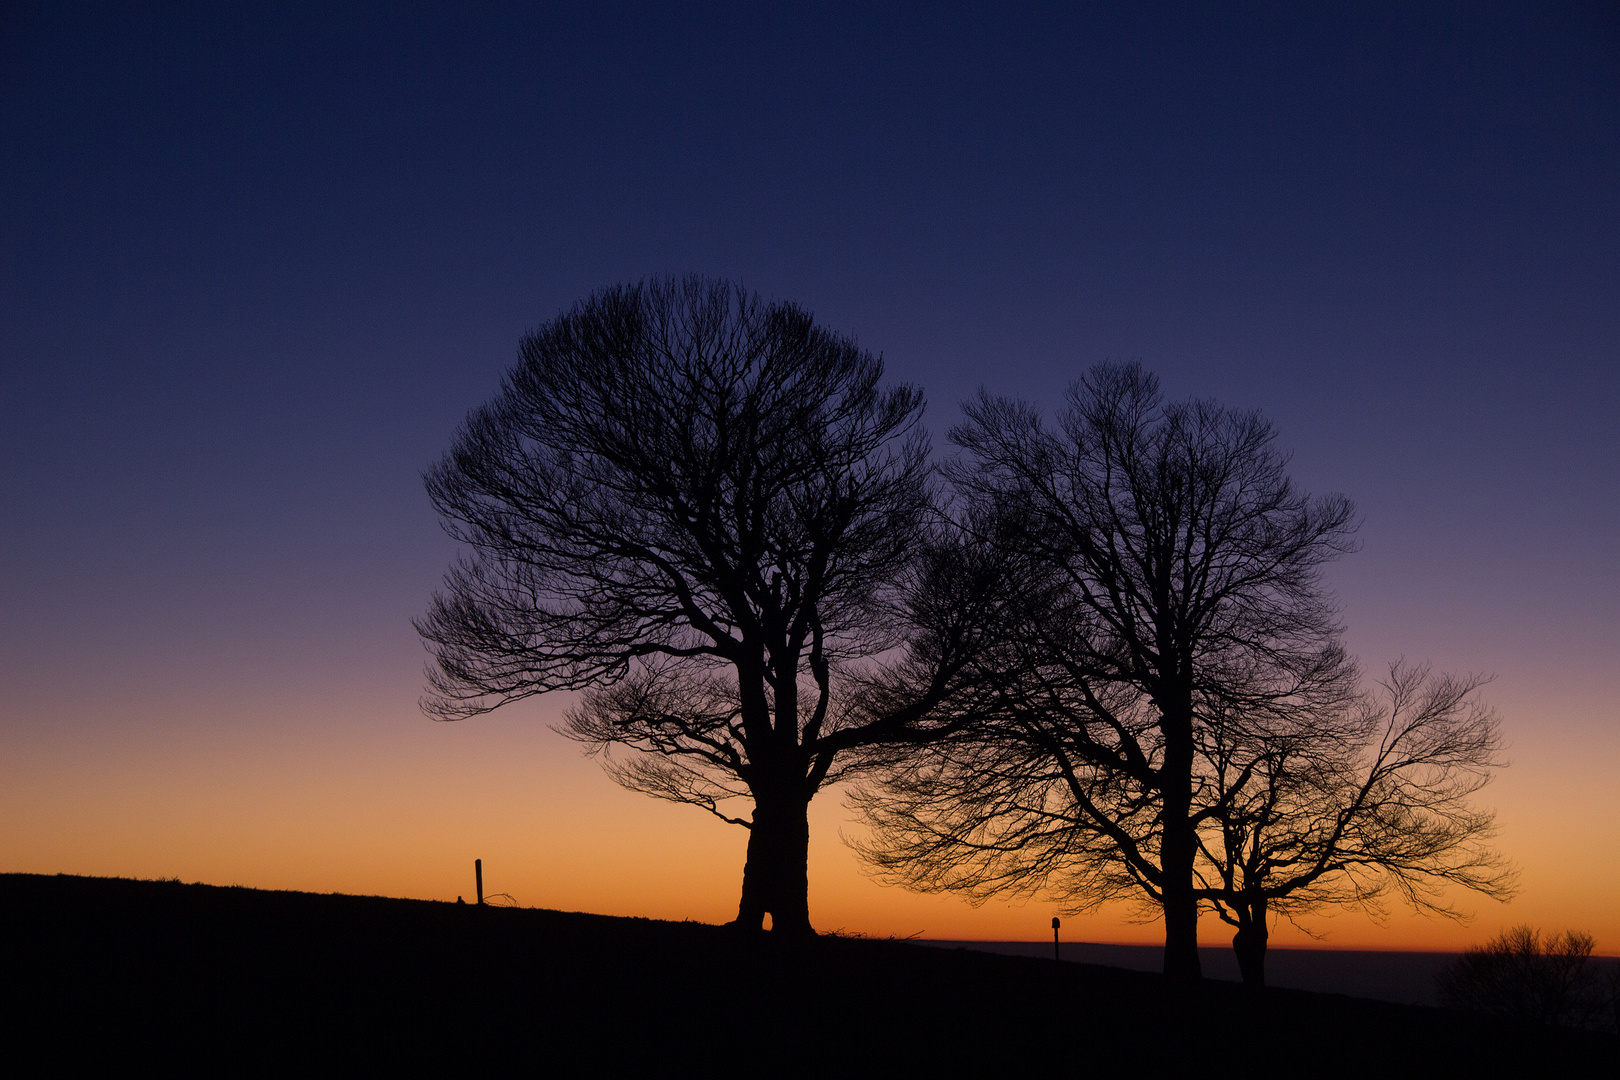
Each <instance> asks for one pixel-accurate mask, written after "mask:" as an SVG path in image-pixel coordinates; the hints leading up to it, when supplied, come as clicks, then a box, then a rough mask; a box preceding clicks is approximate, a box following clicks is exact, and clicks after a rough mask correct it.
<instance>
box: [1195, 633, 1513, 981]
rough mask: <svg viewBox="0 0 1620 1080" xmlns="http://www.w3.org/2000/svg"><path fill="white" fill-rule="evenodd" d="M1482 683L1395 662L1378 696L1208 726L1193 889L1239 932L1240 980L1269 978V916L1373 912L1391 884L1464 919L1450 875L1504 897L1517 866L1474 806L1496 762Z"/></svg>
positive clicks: (1419, 906)
mask: <svg viewBox="0 0 1620 1080" xmlns="http://www.w3.org/2000/svg"><path fill="white" fill-rule="evenodd" d="M1481 681H1482V680H1480V679H1477V678H1458V677H1455V676H1438V677H1435V676H1431V675H1430V673H1429V672H1428V670H1427V669H1426V668H1422V667H1414V666H1411V665H1407V664H1403V663H1398V664H1394V665H1392V666H1391V668H1390V672H1389V677H1388V679H1387V680H1386V681H1385V682H1384V683H1383V684H1382V687H1381V690H1382V694H1381V695H1378V696H1374V695H1367V696H1364V697H1361V696H1358V697H1357V698H1356V699H1354V700H1353V701H1351V702H1348V703H1346V704H1345V706H1344V707H1341V708H1335V709H1332V710H1329V711H1328V712H1327V713H1326V715H1323V713H1322V712H1321V711H1320V710H1314V709H1312V710H1302V711H1301V713H1300V714H1299V715H1297V716H1288V715H1286V714H1285V715H1282V716H1276V717H1271V718H1268V722H1266V723H1264V724H1262V725H1259V726H1258V727H1251V726H1249V725H1245V724H1242V723H1234V724H1230V725H1224V726H1212V731H1211V735H1212V737H1211V738H1210V739H1209V740H1208V742H1207V743H1206V746H1205V749H1204V753H1205V754H1206V756H1207V757H1208V758H1209V763H1208V765H1207V766H1206V768H1205V770H1203V771H1204V772H1205V774H1206V775H1207V776H1209V777H1210V783H1211V786H1212V790H1213V792H1214V794H1213V797H1212V798H1211V800H1210V802H1211V806H1212V807H1213V809H1214V811H1215V812H1214V813H1213V814H1212V815H1211V816H1210V819H1209V821H1208V823H1207V824H1206V825H1205V826H1204V827H1202V828H1201V829H1200V857H1201V865H1200V875H1199V876H1200V878H1201V879H1202V880H1203V881H1204V882H1206V887H1205V888H1203V889H1201V890H1200V895H1201V896H1202V897H1204V898H1205V899H1206V901H1207V902H1208V903H1210V904H1211V905H1212V906H1213V907H1214V909H1215V911H1216V913H1217V914H1219V916H1220V917H1221V919H1222V920H1224V921H1225V922H1227V923H1228V924H1230V925H1231V926H1233V927H1234V928H1235V929H1236V933H1235V935H1234V936H1233V939H1232V948H1233V950H1234V952H1235V953H1236V954H1237V960H1238V966H1239V969H1240V970H1241V972H1242V975H1243V981H1244V982H1245V983H1249V984H1251V985H1262V984H1264V982H1265V955H1266V943H1267V938H1268V936H1269V927H1268V916H1277V915H1281V916H1284V917H1287V918H1290V919H1294V918H1296V917H1298V916H1300V915H1304V914H1307V913H1309V912H1312V911H1315V910H1318V909H1320V908H1323V907H1328V906H1332V905H1354V906H1359V907H1362V908H1365V909H1368V910H1371V911H1373V912H1375V913H1381V912H1382V910H1383V906H1382V901H1383V898H1384V897H1385V896H1386V895H1387V894H1389V893H1394V894H1396V895H1397V896H1399V897H1400V898H1401V899H1402V900H1403V901H1405V902H1406V903H1407V904H1408V905H1410V906H1411V907H1412V908H1414V909H1416V910H1418V911H1421V912H1424V913H1427V914H1435V915H1442V916H1446V917H1450V918H1461V917H1462V913H1461V912H1460V911H1458V910H1456V909H1455V908H1452V907H1450V906H1449V905H1448V904H1447V903H1446V902H1445V899H1444V896H1443V890H1444V889H1445V887H1446V886H1447V885H1460V886H1462V887H1464V888H1467V889H1472V890H1474V891H1476V892H1480V893H1484V894H1485V895H1488V896H1492V897H1495V898H1497V899H1506V898H1507V897H1508V896H1509V895H1511V892H1512V888H1513V880H1514V873H1513V871H1512V870H1511V869H1510V868H1509V867H1508V866H1507V864H1506V863H1505V862H1504V860H1503V859H1502V857H1501V856H1500V855H1498V854H1497V853H1496V852H1495V851H1493V850H1492V849H1491V848H1489V847H1488V846H1487V845H1486V841H1487V840H1488V839H1489V837H1490V836H1491V834H1492V832H1493V822H1494V815H1493V814H1492V813H1491V812H1490V811H1488V810H1481V809H1478V808H1476V807H1475V806H1473V805H1472V803H1471V796H1472V795H1474V794H1475V793H1476V792H1477V791H1478V790H1479V789H1480V788H1482V787H1483V786H1484V785H1485V784H1486V783H1488V782H1489V780H1490V777H1491V771H1492V769H1493V768H1494V767H1495V766H1496V765H1497V764H1498V762H1497V760H1496V751H1497V748H1498V745H1499V737H1498V734H1497V719H1496V715H1495V713H1494V712H1493V711H1492V710H1491V709H1489V708H1488V707H1486V706H1484V705H1482V704H1481V703H1480V702H1478V701H1477V700H1476V699H1475V691H1476V689H1477V688H1478V687H1479V685H1480V683H1481ZM1206 867H1207V868H1206Z"/></svg>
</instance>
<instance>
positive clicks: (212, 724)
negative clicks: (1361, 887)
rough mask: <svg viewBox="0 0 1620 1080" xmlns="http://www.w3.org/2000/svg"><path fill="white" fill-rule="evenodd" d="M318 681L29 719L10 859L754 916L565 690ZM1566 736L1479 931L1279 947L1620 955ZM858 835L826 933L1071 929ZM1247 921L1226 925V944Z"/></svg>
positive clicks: (1125, 923) (718, 844) (1346, 915)
mask: <svg viewBox="0 0 1620 1080" xmlns="http://www.w3.org/2000/svg"><path fill="white" fill-rule="evenodd" d="M309 694H310V699H306V700H300V699H299V698H298V696H296V695H287V696H284V697H281V698H279V699H273V700H268V701H260V702H259V703H257V704H251V705H249V704H243V703H242V702H240V701H230V700H227V699H224V698H221V699H220V700H218V701H217V702H216V709H217V711H211V712H210V713H209V715H206V716H202V715H199V716H197V717H194V718H193V722H190V723H187V722H184V721H183V720H181V719H177V718H176V717H175V716H173V715H172V714H171V715H158V714H155V713H154V714H152V715H146V716H130V715H128V714H124V715H123V716H121V718H120V720H121V722H120V724H119V725H118V726H117V728H116V729H114V728H113V727H111V726H110V725H109V726H108V727H107V728H106V731H105V738H95V737H92V736H91V735H89V734H86V733H83V732H81V733H80V734H79V735H78V736H76V737H75V738H74V739H72V740H67V741H64V740H51V739H46V738H38V739H35V740H32V741H30V740H27V739H21V738H18V737H17V732H16V730H15V729H12V730H11V732H10V733H9V734H8V736H7V743H8V745H7V747H6V753H5V764H4V780H5V784H4V794H3V795H0V810H3V817H4V820H5V822H6V826H5V830H4V831H5V842H4V849H3V865H0V869H4V870H6V871H20V872H30V873H72V874H87V875H107V876H123V877H142V878H158V877H179V878H181V879H182V880H185V881H203V882H208V883H211V884H221V885H228V884H240V885H246V886H252V887H257V888H268V889H297V890H306V891H313V892H345V893H363V894H376V895H388V896H403V897H417V898H424V899H438V900H453V899H455V897H456V896H457V895H458V894H459V895H463V896H468V897H470V896H471V894H472V892H473V879H472V862H473V859H474V858H481V859H483V861H484V880H485V888H486V891H488V892H489V893H507V894H510V895H511V896H512V897H513V898H514V899H515V900H516V901H517V902H518V903H520V904H522V905H524V906H532V907H546V908H556V909H563V910H576V911H591V912H598V913H602V914H611V915H639V916H647V917H651V918H659V919H677V920H678V919H695V920H698V921H702V922H711V923H714V922H723V921H725V920H726V919H728V918H730V917H731V916H732V915H733V914H734V913H735V905H736V902H737V893H738V888H739V885H740V881H741V872H742V864H743V856H744V850H745V845H746V834H745V833H744V831H743V830H742V829H740V828H737V827H735V826H730V825H726V824H724V823H722V822H720V821H718V820H715V819H713V818H710V817H708V816H707V815H705V814H703V813H702V812H701V811H698V810H695V809H692V808H689V807H681V806H675V805H670V804H665V803H660V802H657V801H654V800H651V799H648V798H646V797H644V796H640V795H636V794H633V793H630V792H627V791H624V790H622V789H620V788H618V787H617V786H615V785H614V784H613V783H612V782H610V781H609V780H608V779H607V778H606V777H605V776H604V775H602V773H601V771H600V770H599V769H598V767H597V766H596V764H595V763H594V762H592V761H590V760H588V759H586V758H584V757H583V755H581V753H580V752H579V748H578V747H577V746H576V745H575V744H573V743H570V742H568V741H567V740H565V739H563V738H562V737H561V736H559V735H557V734H555V733H554V732H553V731H551V730H550V729H549V726H548V721H549V720H550V719H551V718H554V717H555V716H557V715H558V714H559V713H560V711H561V703H560V702H548V703H539V704H536V703H527V704H524V705H519V706H515V707H511V708H508V709H503V710H500V711H498V712H497V713H495V714H492V715H490V716H486V717H482V718H478V719H475V720H471V721H465V722H462V723H459V724H435V723H432V722H429V721H427V720H425V719H423V718H422V717H421V716H420V715H419V714H418V713H416V711H415V709H414V707H409V706H406V703H405V702H397V705H398V706H403V707H395V708H388V709H380V708H377V707H376V706H374V705H373V706H370V707H367V706H365V705H363V704H362V703H360V702H358V701H347V702H345V701H341V700H339V701H333V700H332V698H331V697H330V696H325V697H324V699H323V700H315V699H322V698H323V695H322V694H321V693H320V692H319V690H318V688H310V690H309ZM413 704H414V703H412V705H413ZM60 707H61V708H63V709H73V708H75V707H82V703H80V705H79V706H75V704H74V703H73V702H71V701H68V702H64V703H63V704H62V705H61V706H60ZM204 720H206V721H207V723H206V724H205V723H202V722H201V721H204ZM52 727H53V725H51V724H40V725H36V726H35V727H34V728H33V729H32V730H35V731H49V730H51V729H52ZM1509 735H1510V738H1511V735H1512V728H1511V726H1510V727H1509ZM1562 749H1564V748H1560V747H1557V746H1549V747H1542V748H1539V749H1538V751H1537V752H1536V753H1532V752H1531V751H1530V749H1529V748H1528V747H1525V746H1520V747H1518V748H1517V751H1516V754H1515V756H1516V758H1517V760H1516V762H1515V764H1514V766H1513V767H1512V768H1510V769H1508V770H1506V771H1505V772H1504V773H1503V774H1502V776H1501V777H1500V778H1499V779H1498V780H1497V781H1496V782H1495V783H1494V784H1493V785H1492V786H1491V787H1490V788H1487V789H1486V792H1487V795H1488V796H1489V797H1490V801H1491V802H1493V804H1494V805H1496V806H1497V807H1498V808H1499V812H1500V820H1501V822H1502V825H1503V828H1502V832H1501V835H1500V838H1499V842H1500V847H1501V848H1502V850H1503V851H1504V852H1506V853H1507V854H1508V855H1509V856H1510V857H1511V858H1512V859H1513V860H1514V861H1515V862H1517V863H1518V864H1519V866H1520V867H1521V871H1522V885H1521V891H1520V894H1519V896H1518V897H1517V898H1516V899H1515V900H1513V901H1512V902H1511V903H1508V904H1499V903H1496V902H1494V901H1491V900H1488V899H1483V898H1479V897H1472V896H1467V897H1463V898H1462V904H1463V906H1464V907H1465V908H1467V909H1468V910H1470V911H1472V912H1474V918H1473V919H1472V921H1471V922H1470V923H1469V924H1466V925H1459V924H1456V923H1453V922H1450V921H1447V920H1443V919H1434V918H1425V917H1420V916H1416V915H1413V914H1411V913H1410V912H1408V911H1407V910H1406V909H1404V908H1402V907H1401V906H1400V905H1399V903H1398V902H1392V904H1391V906H1390V912H1389V917H1388V918H1387V919H1386V920H1385V921H1384V922H1383V923H1382V924H1380V923H1378V922H1376V921H1374V920H1372V919H1370V918H1368V917H1367V916H1366V915H1364V914H1362V913H1360V912H1357V911H1351V910H1341V911H1337V912H1333V911H1326V912H1323V913H1322V914H1320V915H1317V916H1313V917H1312V918H1310V919H1308V920H1305V925H1306V927H1307V928H1308V929H1309V930H1310V931H1311V932H1312V933H1314V934H1316V935H1318V936H1317V937H1315V938H1313V937H1311V936H1309V935H1308V934H1307V933H1305V932H1304V931H1302V930H1300V929H1298V928H1295V927H1293V926H1292V925H1290V924H1288V923H1287V922H1286V921H1285V922H1281V923H1279V924H1278V925H1277V926H1276V927H1275V929H1274V931H1273V937H1272V944H1273V945H1275V946H1279V947H1312V948H1338V949H1384V950H1459V949H1461V948H1463V947H1465V946H1467V945H1469V944H1474V943H1478V942H1481V941H1483V940H1485V939H1486V938H1488V937H1490V936H1492V935H1494V934H1495V933H1497V932H1498V931H1499V930H1501V929H1503V928H1505V927H1508V926H1512V925H1516V924H1519V923H1529V924H1531V925H1535V926H1539V927H1543V928H1546V929H1563V928H1566V927H1570V928H1575V929H1581V930H1586V931H1587V932H1589V933H1592V934H1593V935H1594V936H1595V937H1596V938H1597V941H1598V951H1599V952H1600V953H1603V954H1605V955H1620V905H1617V904H1615V903H1614V898H1615V896H1616V895H1617V892H1620V890H1617V875H1620V867H1617V865H1616V862H1615V860H1613V859H1601V858H1599V859H1594V858H1592V857H1591V854H1592V853H1593V852H1597V851H1602V850H1606V845H1612V839H1611V838H1610V836H1609V833H1608V828H1609V826H1610V824H1612V822H1613V821H1614V820H1616V818H1617V817H1620V814H1617V806H1616V803H1617V801H1620V799H1617V796H1616V795H1615V793H1614V785H1613V784H1612V777H1613V776H1614V775H1616V774H1617V772H1620V755H1613V754H1611V755H1609V756H1608V757H1604V756H1603V755H1596V756H1594V755H1592V754H1590V753H1588V754H1587V755H1586V757H1585V758H1584V759H1583V760H1580V761H1575V762H1572V761H1569V760H1567V759H1562V760H1561V759H1560V757H1559V754H1560V751H1561V750H1562ZM1576 807H1583V808H1584V812H1580V813H1577V812H1576V811H1575V808H1576ZM855 827H856V826H855V825H854V823H853V822H852V821H851V820H850V817H849V815H848V813H847V812H846V810H845V809H844V807H843V805H842V799H841V796H840V795H839V793H838V792H837V791H836V790H835V791H831V792H826V793H823V795H822V796H821V797H820V798H818V800H817V801H816V803H815V804H814V805H813V807H812V824H811V828H812V834H811V865H810V886H811V896H810V902H811V918H812V922H813V923H814V924H815V926H816V927H817V928H818V929H820V930H823V931H833V930H836V931H843V932H846V933H860V934H866V935H868V936H874V937H888V936H896V937H908V936H921V937H926V938H933V939H957V940H1043V939H1045V938H1046V936H1047V934H1048V933H1049V930H1048V929H1047V928H1048V927H1049V925H1050V919H1051V916H1052V915H1053V914H1056V913H1058V912H1057V909H1056V908H1055V907H1054V906H1053V905H1051V904H1049V903H1045V902H1043V901H1041V900H1039V899H1035V900H1030V901H1018V900H1012V901H991V902H989V903H986V904H984V905H983V906H980V907H977V908H975V907H972V906H970V905H968V904H966V903H964V902H963V901H961V900H960V899H958V898H956V897H952V896H925V895H917V894H913V893H910V892H907V891H904V890H901V889H896V888H884V887H881V886H879V885H877V884H876V883H874V882H873V881H871V880H870V879H868V878H867V877H865V876H864V875H863V874H862V873H861V869H860V866H859V863H858V861H857V860H856V858H855V857H854V855H853V854H852V852H851V851H850V850H849V849H848V848H847V847H846V846H845V845H844V844H843V842H842V840H841V838H840V833H841V832H846V833H847V832H848V831H850V830H852V829H854V828H855ZM1133 915H1134V913H1133V911H1132V910H1131V909H1129V908H1127V907H1126V906H1124V905H1114V906H1110V907H1107V908H1104V909H1101V910H1098V911H1093V912H1089V913H1083V914H1080V915H1072V916H1070V915H1065V916H1064V920H1063V921H1064V931H1063V936H1064V939H1065V940H1068V941H1093V942H1112V943H1136V944H1156V943H1158V942H1159V941H1161V940H1162V938H1161V931H1160V928H1159V925H1158V924H1157V922H1153V921H1150V922H1140V921H1136V920H1135V919H1134V918H1133ZM1230 937H1231V934H1230V931H1229V930H1228V928H1226V927H1225V926H1224V925H1222V924H1221V923H1219V921H1218V920H1216V919H1215V918H1213V917H1209V918H1207V919H1206V920H1205V923H1204V926H1203V930H1202V942H1203V943H1204V944H1206V945H1214V946H1222V945H1226V944H1227V943H1228V942H1229V941H1230Z"/></svg>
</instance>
